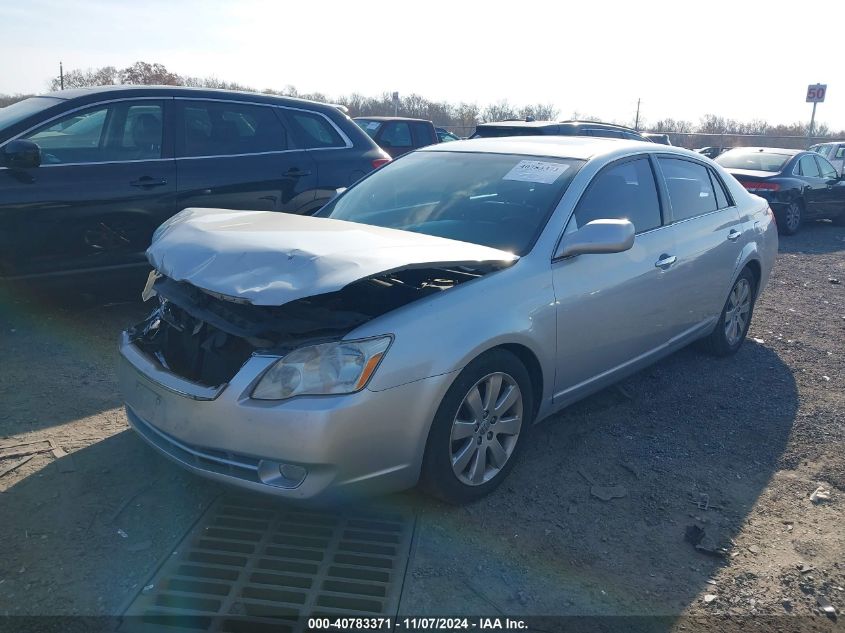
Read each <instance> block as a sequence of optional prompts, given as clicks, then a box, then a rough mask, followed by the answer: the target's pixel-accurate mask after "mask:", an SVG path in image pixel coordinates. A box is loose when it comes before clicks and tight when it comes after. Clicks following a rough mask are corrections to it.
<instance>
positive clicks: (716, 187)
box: [708, 169, 733, 209]
mask: <svg viewBox="0 0 845 633" xmlns="http://www.w3.org/2000/svg"><path fill="white" fill-rule="evenodd" d="M708 171H709V172H710V181H711V182H712V184H713V191H715V192H716V206H717V207H718V208H719V209H726V208H727V207H730V206H733V203H732V202H731V199H730V198H729V197H728V192H727V190H726V189H725V183H723V182H722V179H721V178H719V176H717V175H716V172H714V171H713V170H712V169H709V170H708Z"/></svg>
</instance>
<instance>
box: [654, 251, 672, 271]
mask: <svg viewBox="0 0 845 633" xmlns="http://www.w3.org/2000/svg"><path fill="white" fill-rule="evenodd" d="M676 261H678V258H677V257H675V256H674V255H666V254H665V253H664V254H663V255H661V256H660V259H658V260H657V261H656V262H654V265H655V266H656V267H657V268H662V269H663V270H666V269H667V268H669V266H671V265H672V264H674V263H675V262H676Z"/></svg>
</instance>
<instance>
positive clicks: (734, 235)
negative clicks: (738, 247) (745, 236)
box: [728, 229, 742, 242]
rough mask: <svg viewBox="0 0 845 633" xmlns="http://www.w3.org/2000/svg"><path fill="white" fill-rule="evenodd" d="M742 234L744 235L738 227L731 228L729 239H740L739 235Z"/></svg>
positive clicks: (733, 240) (732, 240)
mask: <svg viewBox="0 0 845 633" xmlns="http://www.w3.org/2000/svg"><path fill="white" fill-rule="evenodd" d="M740 235H742V233H740V232H739V231H737V230H736V229H731V230H730V232H728V239H729V240H730V241H731V242H735V241H736V240H738V239H739V236H740Z"/></svg>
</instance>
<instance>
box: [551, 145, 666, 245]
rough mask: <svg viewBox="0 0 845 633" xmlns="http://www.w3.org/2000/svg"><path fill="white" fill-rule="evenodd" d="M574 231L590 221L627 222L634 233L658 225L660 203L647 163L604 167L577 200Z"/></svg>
mask: <svg viewBox="0 0 845 633" xmlns="http://www.w3.org/2000/svg"><path fill="white" fill-rule="evenodd" d="M573 217H574V219H575V222H576V223H577V225H576V226H574V227H571V228H570V227H567V230H568V231H569V230H574V229H577V228H578V227H581V226H584V225H585V224H587V223H588V222H592V221H593V220H604V219H627V220H630V221H631V223H632V224H633V225H634V228H635V229H636V231H637V233H642V232H643V231H650V230H651V229H655V228H657V227H659V226H660V225H661V223H662V222H661V213H660V201H659V199H658V197H657V186H656V184H655V180H654V172H653V171H652V169H651V162H650V161H649V159H648V158H647V157H645V156H643V157H641V158H637V159H635V160H628V161H625V162H622V163H616V164H614V165H610V166H608V167H605V168H604V169H603V170H602V171H600V172H599V173H598V174H597V175H596V176H595V178H593V181H592V182H591V183H590V186H589V187H588V188H587V191H586V192H585V193H584V195H583V196H581V200H579V201H578V206H577V207H576V208H575V213H574V216H573Z"/></svg>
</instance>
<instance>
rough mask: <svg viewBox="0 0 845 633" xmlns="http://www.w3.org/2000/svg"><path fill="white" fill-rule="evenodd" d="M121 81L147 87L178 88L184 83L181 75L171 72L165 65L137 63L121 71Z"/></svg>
mask: <svg viewBox="0 0 845 633" xmlns="http://www.w3.org/2000/svg"><path fill="white" fill-rule="evenodd" d="M120 81H121V83H124V84H138V85H145V86H152V85H155V86H178V85H180V84H183V83H184V82H183V81H182V78H181V77H180V76H179V75H176V74H174V73H171V72H169V71H168V70H167V68H165V67H164V64H155V63H153V64H150V63H147V62H135V63H134V64H132V65H131V66H129V67H128V68H124V69H123V70H121V71H120Z"/></svg>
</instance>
